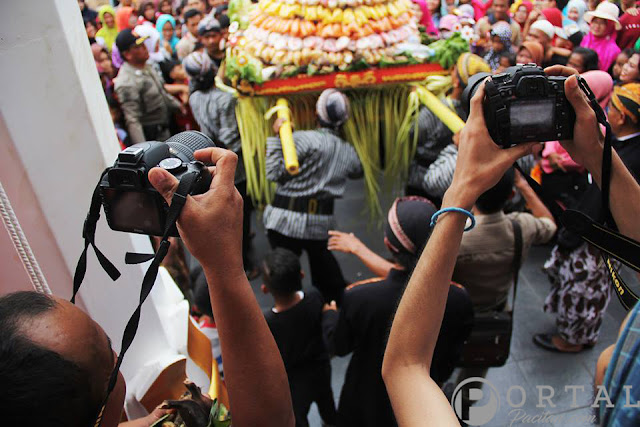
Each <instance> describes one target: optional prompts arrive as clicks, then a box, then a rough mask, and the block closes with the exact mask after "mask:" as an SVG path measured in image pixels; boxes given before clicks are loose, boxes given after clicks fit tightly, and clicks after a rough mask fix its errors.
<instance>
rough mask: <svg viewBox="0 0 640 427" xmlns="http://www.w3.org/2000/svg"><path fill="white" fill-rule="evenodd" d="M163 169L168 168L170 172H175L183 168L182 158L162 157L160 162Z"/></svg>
mask: <svg viewBox="0 0 640 427" xmlns="http://www.w3.org/2000/svg"><path fill="white" fill-rule="evenodd" d="M158 166H160V167H161V168H162V169H166V170H168V171H169V172H175V171H177V170H179V169H182V168H183V166H184V165H183V163H182V160H180V159H177V158H175V157H167V158H166V159H162V161H161V162H160V163H159V164H158Z"/></svg>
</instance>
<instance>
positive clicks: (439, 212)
mask: <svg viewBox="0 0 640 427" xmlns="http://www.w3.org/2000/svg"><path fill="white" fill-rule="evenodd" d="M445 212H459V213H461V214H465V215H466V216H468V217H469V218H470V219H471V225H470V226H468V227H467V228H465V229H464V231H469V230H471V229H472V228H473V227H475V226H476V217H475V216H473V214H472V213H471V212H469V211H468V210H465V209H462V208H444V209H440V210H439V211H438V212H436V213H434V214H433V215H432V216H431V227H434V226H435V225H436V221H437V220H438V217H439V216H440V214H443V213H445Z"/></svg>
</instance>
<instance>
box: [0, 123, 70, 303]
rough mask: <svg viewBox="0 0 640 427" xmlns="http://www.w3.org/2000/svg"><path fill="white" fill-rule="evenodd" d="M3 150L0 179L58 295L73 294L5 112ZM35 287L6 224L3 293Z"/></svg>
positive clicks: (0, 231) (0, 128) (0, 258)
mask: <svg viewBox="0 0 640 427" xmlns="http://www.w3.org/2000/svg"><path fill="white" fill-rule="evenodd" d="M0 153H2V155H0V181H1V182H2V185H3V187H4V189H5V192H6V193H7V195H8V197H9V200H10V202H11V205H12V206H13V210H14V211H15V214H16V216H17V217H18V221H19V222H20V225H21V226H22V230H23V232H24V234H25V235H26V237H27V240H28V241H29V244H30V246H31V249H32V251H33V253H34V254H35V256H36V259H37V260H38V263H39V264H40V268H41V269H42V271H43V274H44V276H45V277H46V279H47V282H48V284H49V287H50V288H51V291H52V292H53V293H54V294H55V295H58V296H60V297H63V298H69V297H70V296H71V292H72V289H73V286H72V277H71V273H70V272H69V269H68V268H67V266H66V265H65V262H64V258H63V257H62V254H61V253H60V251H59V249H58V245H57V243H56V241H55V238H54V236H53V234H52V233H51V230H50V229H49V224H48V222H47V220H46V218H45V217H44V215H43V213H42V210H41V209H40V205H39V203H38V201H37V199H36V196H35V194H34V192H33V188H32V187H31V183H30V182H29V180H28V177H27V174H26V173H25V169H24V165H23V164H22V162H21V160H20V157H19V156H18V154H17V153H16V150H15V148H14V146H13V141H12V138H11V135H10V134H9V132H8V130H7V126H6V123H5V121H4V117H3V116H1V115H0ZM28 167H37V165H28ZM61 173H63V172H62V171H61ZM80 227H81V226H80V225H79V226H78V234H80ZM78 256H80V254H78ZM32 289H33V287H32V285H31V282H30V280H29V276H28V274H27V272H26V271H25V269H24V267H23V265H22V263H21V261H20V259H19V257H18V253H17V252H16V250H15V248H14V247H13V244H12V242H11V239H10V237H9V234H8V232H7V230H6V228H5V227H4V226H2V227H0V295H4V294H6V293H8V292H13V291H17V290H32ZM79 302H80V301H79Z"/></svg>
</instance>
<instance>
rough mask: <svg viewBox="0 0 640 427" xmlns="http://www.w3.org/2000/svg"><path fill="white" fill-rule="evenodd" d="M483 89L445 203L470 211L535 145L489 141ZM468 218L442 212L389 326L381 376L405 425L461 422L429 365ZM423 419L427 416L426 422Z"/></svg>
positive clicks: (474, 105)
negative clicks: (503, 146)
mask: <svg viewBox="0 0 640 427" xmlns="http://www.w3.org/2000/svg"><path fill="white" fill-rule="evenodd" d="M483 96H484V87H482V88H481V89H479V90H478V93H476V95H475V96H474V98H473V100H472V102H471V114H470V116H469V120H468V121H467V124H466V126H465V127H464V129H463V130H462V134H461V137H460V148H459V153H458V160H457V166H456V171H455V173H454V176H453V182H452V184H451V187H450V188H449V190H447V192H446V193H445V196H444V199H443V203H442V207H443V208H444V207H460V208H463V209H466V210H470V209H471V207H472V206H473V205H474V204H475V201H476V199H477V198H478V196H480V195H481V194H482V193H484V192H485V191H486V190H487V189H489V188H491V187H492V186H493V185H495V184H496V183H497V182H498V180H499V179H500V178H501V177H502V175H504V173H505V171H506V170H507V169H508V168H509V167H510V166H511V165H512V164H513V162H514V161H516V159H518V158H519V157H521V156H523V155H524V154H527V153H529V152H530V151H531V149H532V147H533V144H523V145H519V146H516V147H513V148H510V149H507V150H503V149H500V148H499V147H498V146H497V145H495V144H494V142H493V141H492V140H491V137H490V136H489V133H488V131H487V129H486V125H485V122H484V116H483V113H482V97H483ZM465 221H466V216H463V215H461V214H459V213H446V214H444V215H441V217H440V218H439V219H438V223H437V225H436V226H435V228H434V230H433V234H432V235H431V238H430V239H429V241H428V243H427V246H426V248H425V249H424V251H423V252H422V255H421V257H420V260H419V261H418V265H417V266H416V269H415V270H414V272H413V274H412V276H411V279H410V280H409V284H408V285H407V289H406V290H405V292H404V295H403V296H402V300H401V301H400V306H399V307H398V311H397V313H396V316H395V319H394V321H393V326H392V327H391V334H390V336H389V343H388V345H387V349H386V352H385V356H384V363H383V366H382V375H383V378H384V381H385V385H386V387H387V392H388V393H389V397H390V399H391V403H392V405H393V410H394V413H395V415H396V419H397V420H398V424H399V425H401V426H424V425H427V424H430V425H438V426H446V425H455V426H458V425H459V423H458V420H457V418H456V416H455V414H454V413H453V411H452V409H451V406H450V405H449V402H447V399H446V398H445V396H444V394H443V393H442V391H441V390H440V389H439V387H438V386H437V384H436V383H435V382H434V381H433V380H432V379H431V377H430V374H429V369H430V366H431V359H432V357H433V350H434V348H435V345H436V341H437V339H438V333H439V330H440V325H441V323H442V316H443V314H444V308H445V304H446V300H447V295H448V291H449V283H450V281H451V276H452V273H453V268H454V265H455V262H456V257H457V254H458V249H459V247H460V240H461V239H462V233H463V229H464V226H465ZM425 420H429V422H426V421H425Z"/></svg>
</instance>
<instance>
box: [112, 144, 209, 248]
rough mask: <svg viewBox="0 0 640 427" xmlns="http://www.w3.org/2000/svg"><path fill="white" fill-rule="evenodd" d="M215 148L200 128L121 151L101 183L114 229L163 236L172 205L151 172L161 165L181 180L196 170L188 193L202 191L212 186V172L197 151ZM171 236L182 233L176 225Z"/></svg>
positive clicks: (199, 192) (200, 192)
mask: <svg viewBox="0 0 640 427" xmlns="http://www.w3.org/2000/svg"><path fill="white" fill-rule="evenodd" d="M208 147H215V144H214V143H213V141H211V139H209V137H207V136H206V135H204V134H203V133H200V132H196V131H187V132H182V133H179V134H177V135H174V136H172V137H171V138H169V139H168V140H167V141H166V142H155V141H150V142H142V143H140V144H135V145H132V146H131V147H128V148H126V149H125V150H123V151H121V152H120V154H118V159H117V160H116V162H115V163H114V165H113V167H111V168H110V169H109V170H108V172H107V173H106V174H104V176H103V178H102V181H101V182H100V192H101V193H102V205H103V207H104V212H105V215H106V217H107V222H108V223H109V227H111V229H112V230H116V231H127V232H130V233H140V234H148V235H152V236H162V235H163V233H164V229H165V225H166V221H167V213H168V211H169V205H168V204H167V203H166V202H165V200H164V198H163V197H162V195H160V193H158V192H157V191H156V189H155V188H153V186H152V185H151V184H150V183H149V179H148V173H149V171H150V170H151V168H153V167H155V166H159V167H161V168H164V169H166V170H167V171H169V172H171V173H172V174H173V175H174V176H175V177H176V178H177V179H178V180H180V178H181V177H182V176H183V175H184V174H185V173H196V174H197V175H196V179H195V180H194V182H193V184H192V185H191V188H189V189H188V192H187V194H192V195H194V194H202V193H204V192H206V191H207V190H208V189H209V186H210V185H211V173H209V170H208V169H207V167H206V166H205V165H204V164H203V163H201V162H198V161H196V160H195V158H194V156H193V153H194V152H195V151H196V150H199V149H202V148H208ZM170 235H171V236H176V237H177V236H178V230H177V229H176V228H175V227H174V228H173V229H172V230H171V232H170Z"/></svg>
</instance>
